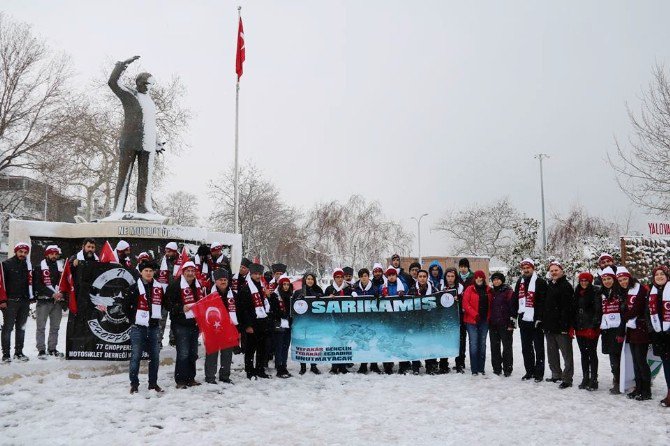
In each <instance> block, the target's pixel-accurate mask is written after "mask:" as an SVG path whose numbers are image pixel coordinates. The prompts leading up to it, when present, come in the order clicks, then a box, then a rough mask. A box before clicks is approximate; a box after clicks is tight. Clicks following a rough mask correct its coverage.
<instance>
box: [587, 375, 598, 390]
mask: <svg viewBox="0 0 670 446" xmlns="http://www.w3.org/2000/svg"><path fill="white" fill-rule="evenodd" d="M586 390H588V391H589V392H594V391H596V390H598V376H597V375H596V376H593V377H592V378H591V379H590V380H589V385H588V386H586Z"/></svg>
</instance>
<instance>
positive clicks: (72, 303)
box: [58, 259, 78, 314]
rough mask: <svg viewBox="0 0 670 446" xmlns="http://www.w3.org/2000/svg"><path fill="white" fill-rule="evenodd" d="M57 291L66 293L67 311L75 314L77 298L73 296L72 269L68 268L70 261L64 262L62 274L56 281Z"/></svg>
mask: <svg viewBox="0 0 670 446" xmlns="http://www.w3.org/2000/svg"><path fill="white" fill-rule="evenodd" d="M58 291H60V292H61V293H68V294H69V296H68V303H67V306H68V309H69V310H70V312H71V313H72V314H77V310H78V308H77V298H76V297H75V295H74V278H73V277H72V267H71V266H70V260H69V259H68V260H67V261H66V262H65V267H63V274H61V276H60V280H59V281H58Z"/></svg>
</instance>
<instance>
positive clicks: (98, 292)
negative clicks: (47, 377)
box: [65, 262, 135, 361]
mask: <svg viewBox="0 0 670 446" xmlns="http://www.w3.org/2000/svg"><path fill="white" fill-rule="evenodd" d="M74 281H75V288H76V293H75V294H76V296H73V297H70V298H76V299H77V306H78V312H77V314H76V315H74V314H69V316H68V322H67V342H66V348H65V357H66V358H67V359H92V360H104V361H124V360H128V359H130V351H131V346H130V321H129V320H128V318H127V317H126V315H125V313H124V312H123V294H124V292H125V291H126V289H128V287H129V286H130V285H131V284H133V283H135V277H133V275H132V274H131V273H130V272H129V271H128V270H127V269H125V268H123V267H121V266H120V265H118V264H115V263H100V262H81V263H80V264H79V265H78V266H77V267H76V270H75V272H74Z"/></svg>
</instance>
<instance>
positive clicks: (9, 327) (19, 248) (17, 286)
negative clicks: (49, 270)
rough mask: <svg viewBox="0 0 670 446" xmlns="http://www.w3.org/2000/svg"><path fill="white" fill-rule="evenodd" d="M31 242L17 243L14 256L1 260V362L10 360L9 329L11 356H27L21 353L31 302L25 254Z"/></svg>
mask: <svg viewBox="0 0 670 446" xmlns="http://www.w3.org/2000/svg"><path fill="white" fill-rule="evenodd" d="M29 254H30V245H28V244H27V243H17V244H16V246H15V247H14V256H13V257H11V258H9V259H7V260H5V261H4V262H2V273H3V275H4V282H3V283H2V285H3V288H4V289H3V293H2V294H3V295H2V296H0V309H2V317H3V320H4V323H3V325H2V362H11V358H10V355H9V353H10V350H11V338H12V331H13V330H14V328H16V334H15V336H14V359H16V360H18V361H21V362H26V361H28V357H27V356H26V355H24V354H23V341H24V339H25V336H26V321H27V320H28V314H29V313H30V302H31V301H32V298H33V296H32V280H31V276H32V267H31V266H30V260H29V258H28V255H29Z"/></svg>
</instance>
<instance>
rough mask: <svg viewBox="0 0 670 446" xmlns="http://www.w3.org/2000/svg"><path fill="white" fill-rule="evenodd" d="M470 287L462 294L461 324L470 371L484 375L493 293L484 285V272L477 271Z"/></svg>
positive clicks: (475, 374) (474, 374) (473, 373)
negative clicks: (468, 353) (465, 335)
mask: <svg viewBox="0 0 670 446" xmlns="http://www.w3.org/2000/svg"><path fill="white" fill-rule="evenodd" d="M474 281H475V283H473V284H472V285H470V286H469V287H467V288H466V289H465V292H464V293H463V322H464V323H465V329H466V330H467V331H468V340H469V345H470V370H471V371H472V375H473V376H477V375H478V374H480V373H481V374H482V375H484V374H485V372H484V368H485V365H486V337H487V333H488V330H489V318H490V316H491V305H492V303H493V292H492V290H491V287H489V286H488V285H487V283H486V274H485V273H484V271H481V270H477V271H475V274H474Z"/></svg>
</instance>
